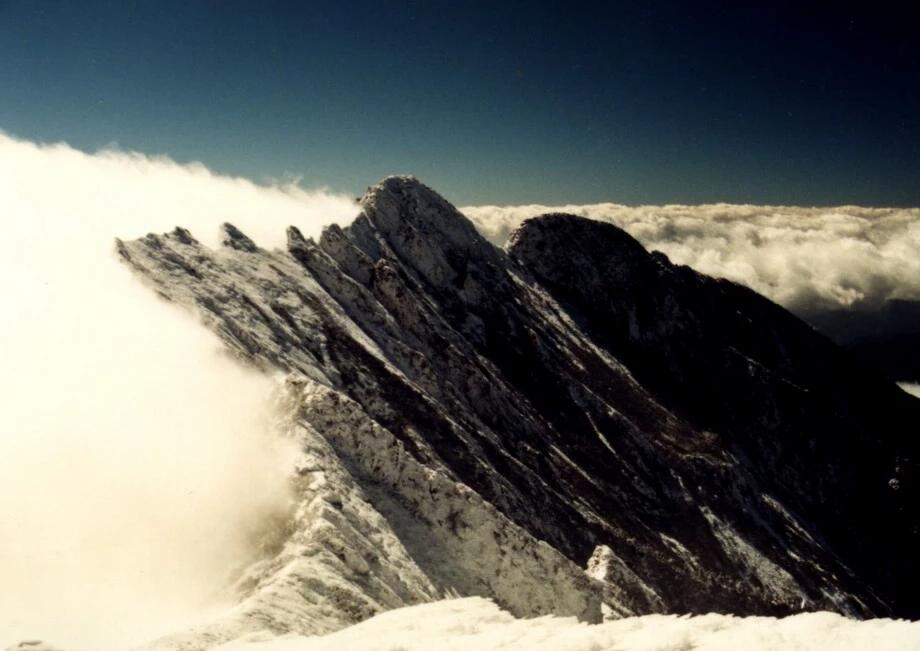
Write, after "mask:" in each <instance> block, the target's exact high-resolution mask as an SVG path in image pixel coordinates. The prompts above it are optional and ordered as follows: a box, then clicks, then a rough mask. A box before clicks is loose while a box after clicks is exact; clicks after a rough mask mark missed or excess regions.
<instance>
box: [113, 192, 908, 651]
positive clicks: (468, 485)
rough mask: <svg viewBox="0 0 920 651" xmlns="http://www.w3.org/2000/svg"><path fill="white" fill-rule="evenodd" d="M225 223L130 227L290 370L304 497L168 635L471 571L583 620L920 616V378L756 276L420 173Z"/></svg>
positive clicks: (294, 627)
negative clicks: (735, 276) (496, 215)
mask: <svg viewBox="0 0 920 651" xmlns="http://www.w3.org/2000/svg"><path fill="white" fill-rule="evenodd" d="M221 239H222V242H223V244H222V247H220V248H219V249H218V250H212V249H210V248H208V247H205V246H203V245H202V244H200V243H199V242H198V241H197V240H196V239H195V237H194V235H193V234H192V233H189V232H188V231H186V230H183V229H181V228H177V229H176V230H175V231H173V232H171V233H168V234H165V235H153V234H151V235H147V236H146V237H143V238H140V239H138V240H135V241H119V242H118V243H117V250H118V253H119V254H120V256H121V258H122V259H123V260H124V262H125V263H127V264H128V265H130V267H131V268H132V269H133V270H134V271H135V272H136V273H137V274H138V275H139V276H140V277H141V278H142V279H143V280H144V281H145V282H146V283H147V284H148V285H149V286H150V287H151V288H152V289H153V290H154V291H156V292H157V293H158V294H160V295H161V296H162V297H164V298H165V299H167V300H170V301H173V302H175V303H178V304H181V305H182V306H185V307H187V308H189V309H191V310H193V311H194V312H195V313H196V314H197V315H198V316H199V317H200V319H201V320H202V321H203V323H204V324H205V325H206V326H207V327H209V328H211V329H212V330H213V331H214V332H215V333H217V335H219V336H220V338H221V339H222V340H223V341H224V343H225V344H226V346H227V348H228V349H229V351H231V352H232V354H233V355H235V356H236V357H238V358H239V359H240V360H242V361H243V362H244V363H246V364H248V365H250V366H253V367H255V368H258V369H260V370H262V371H265V372H268V373H279V374H283V376H284V377H285V380H284V382H283V389H282V390H280V392H279V396H278V405H277V406H278V413H279V426H280V427H281V429H282V430H283V432H284V433H285V434H286V435H287V436H289V437H292V438H293V439H295V440H296V441H297V442H298V444H299V448H300V449H301V451H302V456H301V458H300V459H299V460H298V464H297V470H296V472H295V473H294V475H293V476H292V478H291V482H292V485H293V487H294V492H295V494H296V508H295V509H294V510H293V511H292V512H291V514H290V518H289V521H286V522H284V523H282V524H281V525H279V527H278V534H277V536H278V540H277V541H275V544H273V545H271V546H269V547H267V548H266V552H265V554H264V559H263V560H261V561H259V562H258V563H256V564H255V565H253V566H252V567H250V568H248V569H247V570H246V571H245V572H244V573H243V575H242V576H241V577H240V578H239V581H238V583H237V590H238V592H239V600H240V605H239V606H238V607H237V608H236V609H235V610H234V611H233V612H232V613H229V614H228V615H227V616H226V619H225V620H222V621H221V622H215V623H214V625H212V626H210V627H205V628H204V629H201V630H196V631H193V632H188V633H184V634H180V635H177V636H174V637H172V638H168V639H166V640H161V641H160V642H159V643H158V644H159V646H160V647H161V648H203V647H206V646H208V645H210V644H213V643H215V642H218V641H220V640H223V639H231V638H233V637H236V636H238V635H240V634H242V633H245V632H247V631H254V630H262V629H268V630H271V631H274V632H299V633H323V632H328V631H331V630H335V629H338V628H341V627H344V626H347V625H349V624H351V623H355V622H357V621H361V620H363V619H366V618H368V617H370V616H372V615H374V614H376V613H379V612H381V611H384V610H388V609H392V608H396V607H400V606H405V605H410V604H417V603H422V602H427V601H433V600H437V599H442V598H445V597H449V596H485V597H489V598H492V599H494V600H495V602H496V603H497V604H498V605H499V606H501V607H502V608H504V609H506V610H508V611H510V612H511V613H513V614H515V615H518V616H535V615H542V614H550V613H552V614H559V615H575V616H578V617H579V618H581V619H582V620H584V621H589V622H597V621H600V620H601V619H602V618H604V617H607V618H611V617H620V616H626V615H631V614H645V613H657V612H661V613H702V612H710V611H715V612H721V613H734V614H739V615H754V614H764V615H767V614H769V615H783V614H789V613H794V612H799V611H801V610H831V611H836V612H840V613H843V614H847V615H853V616H858V617H868V616H882V615H894V616H899V617H915V618H916V617H918V616H920V597H918V596H917V591H916V589H915V586H916V585H917V584H918V580H920V561H918V555H917V553H916V550H917V549H918V548H920V495H918V472H920V469H918V460H920V456H918V449H917V448H918V438H917V435H916V423H918V422H920V401H917V399H916V398H912V397H909V396H908V395H907V394H905V393H903V392H902V391H901V390H900V389H898V388H897V387H896V386H895V385H894V384H892V383H890V382H888V381H886V380H884V379H882V378H881V377H880V376H876V375H874V373H873V372H872V371H870V370H867V369H865V368H863V367H861V366H860V365H859V364H858V362H856V361H854V360H853V359H851V358H850V357H849V356H848V354H847V353H845V352H843V351H842V350H840V349H838V348H837V347H836V346H835V345H834V344H832V343H831V342H830V341H829V340H828V339H826V338H824V337H823V336H822V335H820V334H818V333H817V332H816V331H814V330H813V329H811V328H810V327H809V326H807V325H806V324H805V323H803V322H802V321H800V320H799V319H797V318H796V317H794V316H792V315H791V314H790V313H788V312H786V311H785V310H783V309H782V308H780V307H779V306H777V305H775V304H773V303H772V302H770V301H769V300H767V299H765V298H763V297H762V296H759V295H758V294H756V293H754V292H752V291H751V290H749V289H746V288H744V287H742V286H739V285H737V284H733V283H731V282H728V281H725V280H717V279H714V278H710V277H707V276H704V275H701V274H699V273H697V272H695V271H693V270H692V269H690V268H687V267H681V266H677V265H674V264H671V263H670V262H669V260H668V259H667V258H666V257H665V256H664V255H662V254H660V253H655V252H652V253H649V252H648V251H646V250H645V249H644V248H643V247H642V246H641V245H640V244H639V243H638V242H636V241H635V240H634V239H633V238H632V237H630V236H629V235H627V234H626V233H625V232H623V231H622V230H620V229H618V228H616V227H614V226H612V225H609V224H603V223H599V222H592V221H590V220H586V219H583V218H579V217H574V216H570V215H562V214H552V215H545V216H542V217H537V218H534V219H530V220H528V221H526V222H525V223H524V224H523V225H522V226H521V227H520V228H519V229H518V230H517V231H516V232H515V233H514V234H513V235H512V237H511V239H510V241H509V243H508V245H507V246H506V247H505V249H504V250H501V249H498V248H496V247H495V246H493V245H492V244H490V243H488V242H487V241H486V240H485V239H484V238H483V237H482V236H481V235H480V234H479V233H478V232H477V231H476V229H475V228H474V227H473V225H472V224H471V222H470V221H469V220H468V219H466V218H465V217H464V216H463V215H462V214H460V213H459V212H458V211H457V210H456V209H455V208H454V207H453V206H451V205H450V204H449V203H448V202H447V201H445V200H444V199H443V198H441V197H440V196H439V195H438V194H437V193H435V192H434V191H432V190H431V189H429V188H428V187H426V186H425V185H423V184H422V183H420V182H419V181H417V180H415V179H414V178H411V177H391V178H387V179H385V180H384V181H382V182H381V183H380V184H378V185H376V186H374V187H372V188H370V189H369V191H368V192H367V194H366V195H365V196H364V197H363V199H362V200H361V204H360V214H358V216H357V217H356V218H355V220H354V222H353V223H352V224H350V225H349V226H347V227H345V228H340V227H338V226H329V227H327V228H326V229H325V230H324V232H323V234H322V236H321V237H320V238H319V239H318V241H314V240H312V239H307V238H305V237H303V236H302V234H301V233H300V232H299V231H298V230H297V229H296V228H293V227H292V228H290V229H289V231H288V244H287V250H283V251H282V250H265V249H263V248H260V247H259V246H258V244H257V243H255V242H253V241H252V240H251V239H249V238H248V237H247V236H246V235H245V234H244V233H242V232H240V231H239V230H238V229H236V228H235V227H233V226H231V225H229V224H227V225H225V226H224V229H223V233H222V238H221ZM227 399H228V400H232V399H233V397H232V396H228V397H227Z"/></svg>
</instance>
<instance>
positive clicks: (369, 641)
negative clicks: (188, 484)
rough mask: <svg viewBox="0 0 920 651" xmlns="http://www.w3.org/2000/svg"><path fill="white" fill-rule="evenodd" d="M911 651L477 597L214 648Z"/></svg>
mask: <svg viewBox="0 0 920 651" xmlns="http://www.w3.org/2000/svg"><path fill="white" fill-rule="evenodd" d="M325 649H349V651H395V650H397V649H399V650H400V651H430V650H431V649H439V651H468V650H469V649H490V650H495V649H505V650H507V651H689V650H691V649H692V650H693V651H738V650H739V649H743V650H744V651H777V650H778V649H794V650H795V651H828V650H829V649H833V651H865V649H873V650H874V651H916V650H917V649H920V623H911V622H905V621H897V620H890V619H880V620H870V621H855V620H852V619H847V618H845V617H842V616H840V615H836V614H833V613H807V614H801V615H794V616H791V617H785V618H780V619H775V618H772V617H732V616H730V615H714V614H710V615H702V616H697V617H678V616H674V615H645V616H643V617H629V618H626V619H620V620H616V621H609V622H606V623H604V624H600V625H598V626H589V625H586V624H584V623H582V622H578V621H577V620H575V619H573V618H560V617H552V616H547V617H541V618H539V619H528V620H521V619H515V618H514V617H512V616H511V615H509V614H508V613H506V612H503V611H501V610H500V609H498V608H497V607H496V606H495V605H494V604H493V603H491V602H489V601H487V600H485V599H482V598H478V597H469V598H466V599H457V600H453V601H440V602H437V603H433V604H425V605H421V606H412V607H410V608H403V609H400V610H394V611H391V612H388V613H384V614H381V615H377V616H376V617H374V618H372V619H370V620H368V621H366V622H363V623H361V624H358V625H356V626H353V627H351V628H347V629H345V630H343V631H339V632H337V633H333V634H331V635H328V636H325V637H301V636H288V637H282V638H271V637H268V636H262V635H252V636H251V637H250V638H248V639H243V640H239V641H236V642H233V643H230V644H227V645H226V646H221V647H219V648H218V651H320V650H325Z"/></svg>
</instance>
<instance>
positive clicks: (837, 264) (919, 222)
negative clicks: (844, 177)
mask: <svg viewBox="0 0 920 651" xmlns="http://www.w3.org/2000/svg"><path fill="white" fill-rule="evenodd" d="M462 211H463V213H464V214H466V215H467V216H468V217H469V218H470V219H472V220H473V222H474V223H475V224H476V225H477V227H478V228H479V229H480V230H481V231H482V232H483V233H484V234H485V235H486V236H487V237H488V238H489V239H491V240H492V241H493V242H495V243H496V244H499V245H501V244H503V243H504V242H505V240H507V238H508V235H509V234H510V233H511V231H512V230H513V229H514V228H516V227H517V226H518V225H519V224H520V223H521V222H522V221H523V220H524V219H526V218H528V217H534V216H536V215H540V214H543V213H546V212H567V213H572V214H575V215H580V216H583V217H589V218H591V219H596V220H600V221H605V222H610V223H613V224H616V225H617V226H620V227H621V228H623V229H624V230H626V231H627V232H629V233H630V234H631V235H632V236H633V237H635V238H636V239H638V240H639V241H640V242H642V243H643V244H644V245H645V246H646V247H647V248H650V249H656V250H659V251H662V252H664V253H665V254H667V255H668V257H670V258H671V260H672V261H674V262H677V263H680V264H686V265H689V266H691V267H693V268H694V269H697V270H698V271H702V272H703V273H706V274H710V275H712V276H719V277H723V278H728V279H730V280H734V281H736V282H739V283H742V284H745V285H747V286H748V287H751V288H752V289H754V290H756V291H758V292H760V293H761V294H764V295H766V296H768V297H770V298H771V299H773V300H774V301H776V302H778V303H780V304H782V305H785V306H786V307H788V308H791V309H798V310H804V309H827V308H839V307H852V306H863V307H872V306H876V305H878V304H880V303H881V302H883V301H885V300H887V299H892V298H905V299H920V208H909V209H897V208H891V209H888V208H861V207H856V206H843V207H839V208H796V207H779V206H748V205H729V204H712V205H701V206H681V205H666V206H638V207H631V206H622V205H618V204H612V203H604V204H594V205H585V206H571V205H569V206H552V207H551V206H537V205H531V206H476V207H469V208H463V209H462Z"/></svg>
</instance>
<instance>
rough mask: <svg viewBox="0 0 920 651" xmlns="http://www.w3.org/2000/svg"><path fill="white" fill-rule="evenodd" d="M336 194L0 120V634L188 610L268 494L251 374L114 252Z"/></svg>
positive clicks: (168, 617)
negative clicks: (88, 144)
mask: <svg viewBox="0 0 920 651" xmlns="http://www.w3.org/2000/svg"><path fill="white" fill-rule="evenodd" d="M356 210H357V209H356V207H355V205H354V201H353V200H352V199H350V198H346V197H342V196H338V195H335V194H332V193H329V192H325V191H313V192H308V191H305V190H303V189H300V188H298V187H295V186H260V185H256V184H253V183H251V182H249V181H246V180H242V179H236V178H227V177H222V176H218V175H215V174H213V173H211V172H209V171H208V170H207V169H205V168H204V167H202V166H201V165H179V164H177V163H175V162H173V161H171V160H169V159H167V158H158V157H148V156H144V155H140V154H136V153H125V152H120V151H111V150H109V151H101V152H98V153H95V154H86V153H83V152H80V151H77V150H75V149H72V148H70V147H68V146H66V145H38V144H35V143H31V142H26V141H22V140H17V139H15V138H12V137H9V136H6V135H3V134H2V133H0V224H2V229H0V241H2V254H0V304H2V306H3V307H2V310H0V349H2V351H3V353H2V359H3V363H2V365H0V514H2V516H0V583H2V589H0V648H5V647H6V645H7V644H12V643H13V642H15V641H18V640H22V639H29V638H34V637H36V636H38V637H42V638H44V639H49V640H54V641H57V642H58V643H60V644H67V645H68V646H70V647H71V648H73V647H76V648H93V649H104V648H115V649H120V648H126V647H127V646H129V645H130V644H134V643H139V642H143V641H145V640H147V639H149V638H152V637H155V636H157V635H160V634H164V633H168V632H173V631H175V630H177V629H180V628H182V627H184V626H186V625H188V624H190V623H193V622H196V621H198V620H199V619H201V618H203V617H207V616H209V615H210V613H211V612H212V611H214V610H216V609H219V608H220V607H221V605H222V599H223V598H224V596H225V595H223V594H222V593H221V589H222V588H224V587H225V586H226V585H227V581H228V577H230V576H232V573H233V571H234V570H235V569H237V568H238V567H239V566H240V565H241V564H245V563H246V562H247V561H248V560H250V559H251V556H252V555H253V554H254V553H255V552H256V548H257V546H258V545H257V541H258V540H259V538H260V537H261V536H262V535H263V534H265V533H266V532H263V531H262V528H263V527H265V526H266V523H267V522H271V521H272V520H273V517H272V516H274V515H275V514H278V513H281V512H283V510H284V509H285V508H287V498H288V495H287V490H286V483H285V478H286V476H287V475H288V472H287V466H286V464H288V463H289V460H290V455H289V454H288V452H289V451H288V450H286V449H285V447H284V446H283V445H282V444H280V443H279V442H278V441H277V440H276V439H273V438H272V435H271V431H270V428H269V426H268V424H267V423H268V417H267V415H266V413H265V411H266V405H267V402H268V399H269V394H270V392H271V390H272V386H273V385H272V382H271V380H270V379H268V378H265V377H262V376H259V375H256V374H255V373H252V372H249V371H246V370H245V369H243V368H242V367H241V366H240V365H239V364H237V363H235V362H232V361H230V360H229V359H227V358H226V357H224V355H223V354H222V353H221V352H220V349H221V347H220V344H219V342H218V340H217V339H216V337H214V336H213V335H211V334H210V333H209V332H208V331H207V330H206V329H205V328H202V327H201V326H200V325H199V324H198V323H197V322H196V321H195V319H194V318H193V317H191V316H190V315H188V314H186V313H184V312H182V311H180V310H179V309H178V308H176V307H174V306H172V305H170V304H167V303H166V302H164V301H162V300H160V299H158V298H156V297H155V295H154V294H153V292H150V291H149V290H147V289H146V288H144V287H142V286H141V285H140V284H139V282H138V281H137V280H135V278H134V277H133V276H132V275H131V274H130V272H129V271H128V269H127V267H126V266H125V265H122V264H120V263H119V262H118V260H117V258H116V256H115V253H114V238H115V237H116V236H119V237H127V238H130V237H137V236H140V235H143V234H145V233H147V232H149V231H158V232H159V231H166V230H171V229H172V228H173V227H174V226H176V225H183V226H186V227H188V228H190V229H191V230H192V231H193V232H194V233H195V234H196V236H198V237H199V239H201V240H202V241H204V242H212V243H214V242H216V239H217V235H218V226H219V224H220V223H221V222H224V221H230V222H232V223H235V224H236V225H238V226H239V227H240V228H242V229H243V230H244V231H245V232H248V233H249V234H250V235H252V236H253V237H254V238H255V239H256V240H257V241H259V242H260V243H263V244H266V245H272V244H278V243H281V242H282V241H283V238H284V229H285V227H286V226H287V225H289V224H296V225H298V226H299V227H300V228H301V229H303V230H304V232H305V233H316V232H318V230H319V228H320V226H321V225H322V224H325V223H329V222H331V221H348V220H349V219H350V218H351V217H352V216H353V214H354V213H355V212H356Z"/></svg>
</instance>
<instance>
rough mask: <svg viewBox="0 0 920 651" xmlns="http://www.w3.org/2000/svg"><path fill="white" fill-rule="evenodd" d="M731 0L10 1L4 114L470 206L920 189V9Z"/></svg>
mask: <svg viewBox="0 0 920 651" xmlns="http://www.w3.org/2000/svg"><path fill="white" fill-rule="evenodd" d="M498 4H500V5H501V6H500V7H497V6H493V5H498ZM720 4H726V5H728V4H731V3H709V2H673V3H672V2H663V3H653V2H611V3H585V4H581V3H572V2H568V3H538V2H530V3H519V2H505V3H491V2H462V1H456V2H416V3H393V2H344V1H339V2H301V3H293V2H275V1H262V2H255V1H252V2H232V1H221V2H218V1H210V2H204V1H201V2H195V1H184V2H173V1H170V0H156V1H153V0H151V1H149V2H128V1H111V2H104V1H90V0H86V1H80V2H67V1H61V2H45V1H42V0H33V1H30V0H6V1H4V0H0V89H2V90H0V130H4V131H6V132H7V133H10V134H12V135H15V136H20V137H25V138H29V139H34V140H41V141H58V140H64V141H67V142H68V143H70V144H72V145H74V146H76V147H79V148H81V149H85V150H90V151H92V150H95V149H98V148H100V147H102V146H105V145H108V144H110V143H118V145H119V146H121V147H122V148H125V149H135V150H139V151H143V152H146V153H151V154H155V153H165V154H168V155H169V156H171V157H173V158H175V159H176V160H179V161H190V160H200V161H202V162H203V163H205V164H206V165H208V166H209V167H211V168H212V169H215V170H217V171H220V172H224V173H230V174H239V175H243V176H247V177H250V178H253V179H256V180H260V179H264V178H270V177H274V178H278V177H284V176H285V175H294V176H299V177H302V183H303V184H304V185H305V186H308V187H314V186H317V185H326V186H329V187H331V188H333V189H335V190H341V191H345V192H349V193H355V194H358V193H360V192H361V191H362V190H363V188H364V187H366V186H367V185H368V184H370V183H373V182H375V181H376V180H377V179H379V178H380V177H382V176H384V175H387V174H393V173H412V174H415V175H417V176H419V177H420V178H422V179H423V180H425V181H426V182H428V183H429V184H430V185H432V186H434V187H435V188H436V189H438V190H440V191H441V192H442V193H443V194H445V195H446V196H447V197H448V198H450V199H451V200H453V201H455V202H456V203H459V204H477V203H499V204H514V203H530V202H541V203H562V202H575V203H588V202H596V201H617V202H622V203H664V202H687V203H699V202H712V201H730V202H751V203H784V204H805V205H826V204H841V203H858V204H867V205H920V54H918V52H920V10H917V9H913V10H909V11H905V10H900V13H892V11H891V10H890V9H889V8H886V7H884V6H883V4H880V3H876V4H875V8H874V9H872V10H861V11H858V12H854V11H853V10H850V9H847V8H845V7H842V6H839V5H838V6H837V8H834V9H822V8H819V5H810V6H807V5H803V3H794V4H793V3H788V4H787V3H769V8H759V9H755V8H746V9H740V8H729V7H720ZM765 6H766V3H765ZM803 7H804V8H803Z"/></svg>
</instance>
